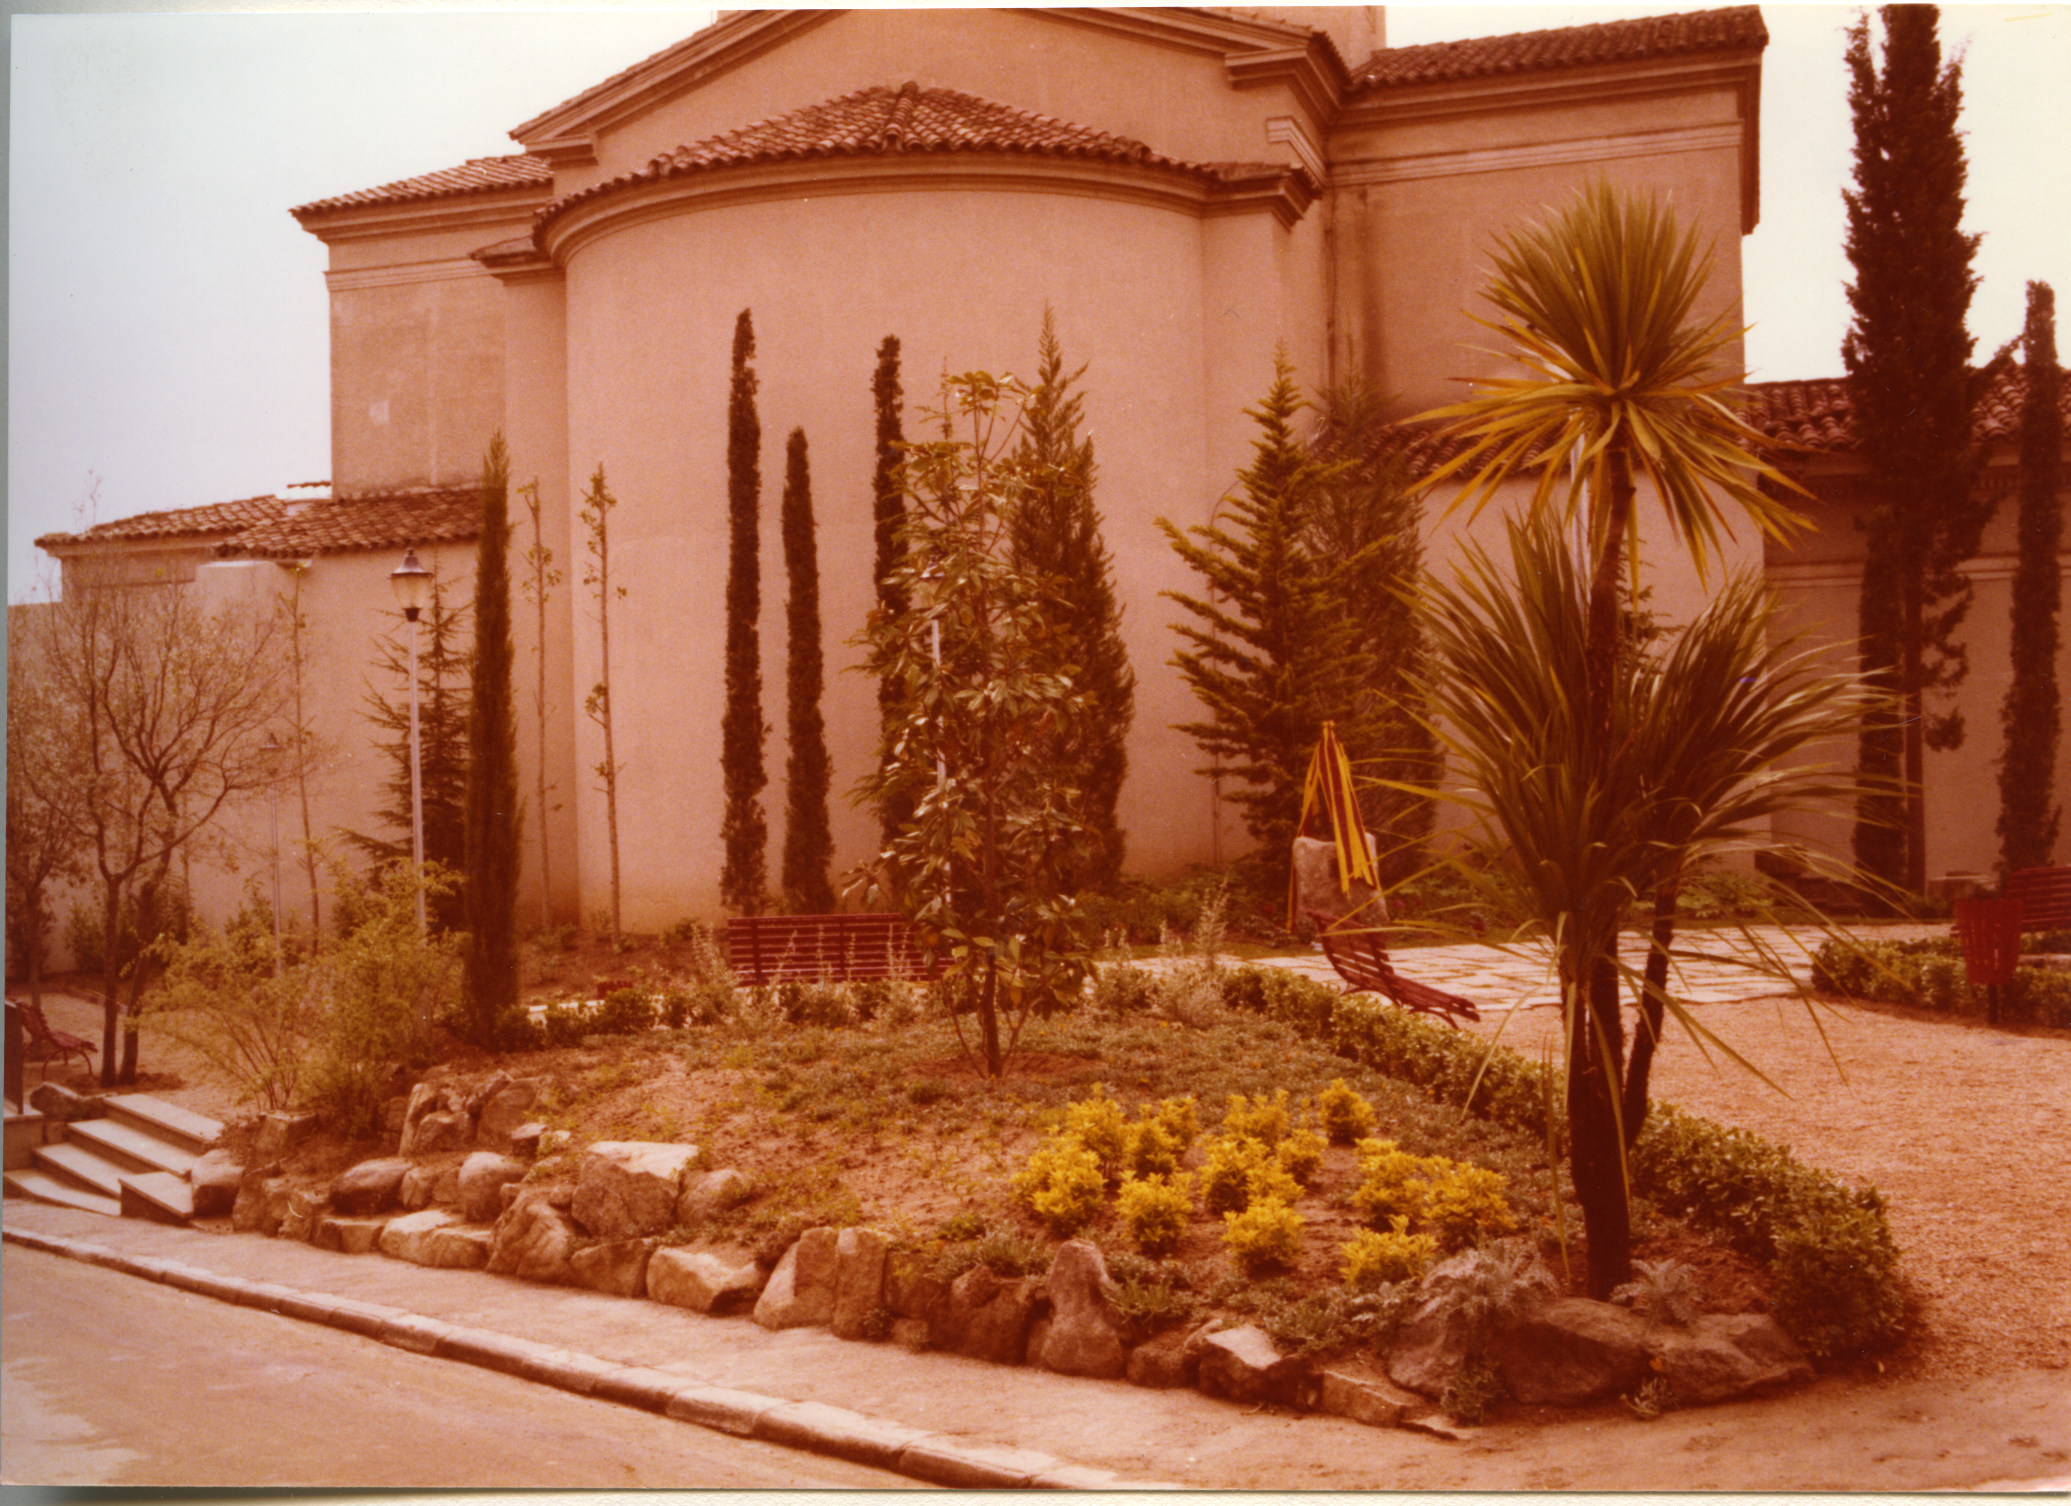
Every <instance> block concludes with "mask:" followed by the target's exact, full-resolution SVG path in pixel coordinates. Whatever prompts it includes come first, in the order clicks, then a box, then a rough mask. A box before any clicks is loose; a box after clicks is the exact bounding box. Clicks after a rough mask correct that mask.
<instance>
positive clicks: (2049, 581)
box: [1999, 282, 2064, 873]
mask: <svg viewBox="0 0 2071 1506" xmlns="http://www.w3.org/2000/svg"><path fill="white" fill-rule="evenodd" d="M2021 343H2022V347H2023V349H2022V372H2023V376H2024V381H2023V383H2022V388H2023V390H2022V393H2021V471H2020V513H2019V517H2018V520H2017V523H2016V530H2017V533H2018V538H2019V544H2018V553H2017V556H2016V561H2015V564H2014V576H2013V628H2012V635H2011V652H2012V657H2013V683H2012V684H2011V685H2009V686H2008V687H2007V691H2006V703H2005V705H2004V706H2003V707H2002V708H2001V709H2000V723H2001V726H2002V728H2003V729H2004V731H2005V734H2006V756H2005V758H2004V759H2003V761H2002V762H2001V763H2000V766H1999V861H2000V865H2001V866H2002V867H2003V868H2004V869H2005V870H2006V871H2007V872H2009V873H2011V872H2013V871H2014V870H2015V869H2018V868H2040V867H2043V866H2045V865H2047V864H2048V863H2049V862H2050V861H2051V858H2052V855H2053V854H2054V853H2055V851H2056V845H2057V828H2058V824H2059V818H2060V816H2061V814H2062V812H2061V811H2060V810H2059V808H2058V806H2057V804H2056V802H2055V799H2054V798H2053V797H2054V795H2055V790H2054V780H2055V775H2056V767H2057V744H2058V741H2059V738H2060V735H2061V734H2060V730H2059V718H2060V716H2061V714H2062V704H2063V703H2062V701H2061V699H2060V696H2059V691H2058V687H2057V612H2058V608H2059V606H2060V605H2061V601H2060V598H2061V596H2062V582H2061V580H2060V578H2059V576H2058V566H2057V550H2058V547H2059V545H2060V541H2061V540H2062V538H2063V532H2064V510H2063V504H2062V503H2061V502H2059V501H2058V500H2057V481H2058V474H2059V472H2060V471H2061V469H2062V464H2063V453H2064V413H2063V409H2062V408H2061V407H2060V406H2059V404H2060V402H2061V401H2062V399H2061V396H2060V393H2061V391H2062V386H2063V380H2064V374H2063V371H2062V369H2061V368H2060V367H2058V365H2057V296H2056V293H2055V292H2054V291H2053V290H2052V289H2051V288H2050V285H2049V284H2048V283H2046V282H2031V283H2029V284H2028V321H2027V326H2026V328H2025V329H2024V331H2023V332H2022V335H2021Z"/></svg>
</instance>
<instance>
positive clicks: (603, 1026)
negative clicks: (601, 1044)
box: [590, 988, 656, 1035]
mask: <svg viewBox="0 0 2071 1506" xmlns="http://www.w3.org/2000/svg"><path fill="white" fill-rule="evenodd" d="M655 1013H656V1011H655V1006H654V1001H653V1000H652V999H650V998H648V997H647V996H646V995H645V994H643V993H641V992H640V991H639V990H638V989H632V988H621V989H616V990H614V991H613V992H612V993H611V994H610V995H608V996H607V997H606V998H605V1000H604V1002H603V1004H602V1005H600V1006H599V1007H598V1009H597V1012H596V1014H595V1015H594V1016H592V1017H591V1020H590V1029H591V1030H592V1031H594V1032H595V1033H596V1034H598V1035H636V1034H638V1033H639V1032H641V1031H643V1030H652V1029H654V1021H655Z"/></svg>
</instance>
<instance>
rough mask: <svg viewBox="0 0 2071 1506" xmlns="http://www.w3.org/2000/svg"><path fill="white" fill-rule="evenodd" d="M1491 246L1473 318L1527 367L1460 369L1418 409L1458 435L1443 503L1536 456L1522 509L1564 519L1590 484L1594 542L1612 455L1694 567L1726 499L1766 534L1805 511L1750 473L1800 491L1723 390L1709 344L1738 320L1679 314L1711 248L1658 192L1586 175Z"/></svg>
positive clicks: (1729, 387) (1722, 528) (1479, 494)
mask: <svg viewBox="0 0 2071 1506" xmlns="http://www.w3.org/2000/svg"><path fill="white" fill-rule="evenodd" d="M1494 262H1495V267H1494V274H1493V276H1492V277H1491V278H1490V280H1489V282H1488V285H1487V286H1486V287H1485V288H1484V289H1483V291H1482V296H1483V297H1484V298H1486V299H1487V300H1488V302H1489V303H1491V304H1492V305H1493V306H1494V307H1495V309H1496V311H1497V317H1496V318H1495V319H1492V320H1491V319H1476V320H1475V322H1476V323H1477V324H1480V325H1481V326H1482V327H1483V328H1485V329H1489V330H1493V331H1494V332H1495V333H1497V334H1499V335H1501V336H1503V337H1504V338H1505V340H1506V342H1507V344H1508V349H1506V350H1504V351H1501V352H1497V354H1501V355H1504V356H1507V357H1508V358H1510V359H1512V360H1514V361H1516V362H1517V363H1518V364H1519V365H1521V366H1522V367H1524V369H1525V373H1526V374H1525V375H1522V376H1515V377H1490V378H1477V379H1474V380H1473V382H1472V385H1473V387H1474V388H1475V394H1474V396H1472V397H1470V398H1468V399H1467V400H1466V401H1465V402H1461V403H1454V404H1451V405H1449V406H1446V407H1442V408H1438V409H1435V410H1433V411H1431V412H1429V413H1426V414H1423V415H1422V416H1421V417H1422V419H1428V420H1447V421H1449V427H1448V428H1447V429H1446V431H1445V432H1446V433H1448V434H1451V435H1454V436H1458V437H1462V438H1464V439H1466V440H1467V441H1468V443H1467V446H1466V448H1465V449H1463V450H1462V451H1461V452H1460V453H1459V454H1457V455H1455V456H1454V457H1453V458H1452V459H1450V460H1448V461H1446V462H1445V463H1444V464H1443V465H1441V466H1439V467H1438V468H1437V469H1436V470H1435V471H1433V472H1432V474H1431V475H1430V476H1429V477H1428V478H1427V479H1426V485H1427V486H1428V487H1437V486H1438V485H1440V484H1442V483H1444V482H1446V481H1449V480H1453V479H1456V478H1457V479H1459V481H1460V483H1461V491H1460V493H1459V496H1458V497H1457V498H1456V499H1455V500H1454V502H1453V504H1452V507H1453V508H1455V509H1457V508H1458V507H1461V506H1466V507H1468V508H1469V509H1470V514H1474V513H1479V512H1480V511H1481V509H1482V508H1483V507H1484V506H1486V505H1487V503H1488V502H1489V500H1490V499H1491V498H1492V497H1493V496H1494V495H1495V493H1496V491H1497V490H1498V488H1500V487H1501V486H1502V485H1503V484H1504V483H1505V482H1507V481H1509V480H1511V479H1512V478H1513V477H1516V476H1519V475H1523V474H1527V473H1531V472H1537V474H1538V482H1537V485H1536V487H1535V488H1534V490H1533V493H1532V502H1531V510H1532V511H1533V512H1534V513H1538V512H1542V511H1544V510H1546V509H1547V508H1548V507H1549V506H1554V505H1557V506H1558V508H1559V511H1560V516H1561V518H1562V519H1563V521H1566V522H1572V521H1573V520H1574V518H1575V517H1576V516H1577V515H1578V514H1579V513H1581V512H1582V511H1583V508H1584V505H1585V498H1587V499H1592V500H1593V502H1594V505H1593V507H1592V509H1591V514H1590V523H1591V528H1592V535H1593V542H1594V543H1595V545H1596V548H1595V550H1594V551H1593V553H1595V554H1598V555H1600V554H1601V553H1602V551H1603V546H1604V542H1605V541H1604V539H1603V538H1602V536H1601V530H1602V528H1603V526H1604V523H1603V518H1602V515H1601V514H1602V498H1603V497H1604V496H1605V493H1606V489H1607V481H1608V468H1609V466H1610V465H1611V463H1612V461H1613V459H1614V457H1617V456H1620V455H1622V456H1624V457H1625V458H1626V460H1627V461H1628V462H1629V464H1630V467H1631V473H1632V474H1633V475H1634V477H1635V478H1638V477H1645V478H1647V479H1648V480H1650V481H1651V482H1652V483H1653V486H1654V490H1655V493H1656V495H1657V496H1658V497H1659V499H1660V502H1661V506H1662V509H1663V511H1664V513H1665V514H1666V516H1667V518H1668V520H1669V524H1670V526H1671V528H1672V529H1673V531H1674V533H1675V536H1676V538H1677V540H1678V541H1679V542H1680V543H1681V544H1682V545H1683V546H1684V547H1685V548H1687V549H1688V550H1689V551H1690V553H1691V556H1692V558H1693V559H1694V560H1695V562H1696V564H1697V566H1698V568H1699V570H1700V571H1702V570H1704V569H1705V568H1706V566H1707V563H1708V561H1709V559H1710V557H1711V555H1713V554H1714V553H1716V552H1717V551H1718V549H1719V538H1720V534H1721V533H1722V532H1723V533H1725V534H1728V535H1730V534H1731V533H1732V531H1733V530H1732V524H1731V518H1730V511H1731V508H1732V507H1735V506H1737V507H1738V508H1739V509H1740V510H1742V511H1744V512H1745V513H1746V514H1747V516H1748V518H1749V519H1750V520H1751V521H1752V522H1753V523H1754V525H1755V527H1756V528H1757V529H1758V530H1760V531H1761V532H1762V533H1764V534H1768V535H1771V536H1773V537H1777V538H1784V537H1788V536H1789V535H1790V533H1792V532H1793V531H1795V530H1797V529H1799V528H1802V527H1804V526H1805V524H1804V523H1803V520H1802V519H1800V517H1799V516H1798V514H1797V513H1796V512H1795V511H1794V510H1793V509H1792V508H1791V507H1790V506H1789V505H1788V504H1787V503H1785V502H1784V501H1782V500H1781V499H1780V498H1779V497H1777V496H1772V495H1770V494H1768V493H1767V492H1765V491H1764V490H1763V489H1762V487H1761V485H1760V483H1761V482H1762V481H1764V480H1766V481H1768V482H1770V483H1771V484H1772V486H1774V487H1777V488H1780V489H1784V490H1788V491H1799V492H1802V488H1800V487H1798V486H1797V485H1796V483H1794V482H1792V481H1791V480H1790V479H1789V478H1788V477H1786V476H1784V475H1783V474H1782V473H1781V472H1780V471H1778V470H1777V469H1776V468H1775V467H1774V466H1772V465H1770V464H1769V463H1768V462H1766V461H1764V460H1762V459H1759V458H1758V455H1759V452H1760V451H1762V450H1764V449H1766V448H1767V446H1768V441H1767V440H1766V438H1765V437H1764V436H1763V435H1762V434H1761V433H1759V432H1758V431H1757V430H1755V429H1753V428H1751V427H1749V425H1748V424H1747V423H1746V422H1745V421H1744V420H1743V419H1741V418H1740V416H1739V415H1738V414H1737V413H1736V412H1735V411H1734V409H1733V407H1732V405H1731V402H1730V396H1731V394H1732V392H1733V391H1734V389H1735V388H1736V386H1737V385H1738V382H1739V376H1738V375H1737V374H1731V375H1727V374H1724V373H1723V372H1722V369H1721V359H1722V357H1723V356H1724V355H1725V353H1726V351H1727V348H1728V347H1729V346H1730V345H1731V344H1732V343H1733V342H1734V340H1735V339H1737V338H1738V336H1739V334H1740V333H1741V331H1740V330H1739V329H1738V328H1737V327H1736V326H1735V323H1734V321H1733V320H1732V319H1731V318H1730V317H1729V316H1728V315H1727V314H1723V313H1722V314H1720V315H1718V316H1717V317H1715V318H1712V319H1710V320H1707V321H1703V322H1697V321H1695V320H1694V318H1693V310H1694V309H1695V308H1696V305H1697V300H1698V298H1699V296H1700V295H1701V293H1702V292H1703V289H1704V285H1705V282H1706V280H1707V279H1708V278H1709V277H1710V275H1711V267H1712V258H1711V257H1710V256H1709V255H1706V256H1703V257H1701V258H1700V257H1699V255H1698V252H1697V242H1696V237H1695V235H1694V233H1687V232H1683V231H1681V230H1680V229H1679V228H1678V226H1677V224H1676V219H1675V215H1674V212H1673V211H1672V210H1671V209H1670V208H1669V206H1668V205H1667V204H1666V203H1664V202H1663V201H1662V200H1660V199H1659V198H1655V197H1651V196H1640V195H1628V194H1621V193H1619V192H1617V191H1616V190H1614V189H1613V188H1612V187H1611V186H1610V184H1609V183H1608V182H1604V181H1598V182H1597V183H1595V184H1592V185H1591V186H1589V187H1588V188H1586V189H1584V190H1583V191H1582V192H1581V193H1580V194H1579V195H1578V196H1577V197H1576V198H1575V199H1574V200H1573V201H1572V202H1571V203H1570V204H1569V205H1568V206H1567V207H1566V208H1564V209H1562V210H1561V211H1559V212H1558V213H1557V214H1555V215H1554V216H1553V217H1552V218H1551V219H1550V220H1548V221H1546V222H1543V223H1539V224H1534V225H1530V226H1527V227H1526V228H1524V229H1522V230H1519V231H1516V232H1514V233H1512V234H1510V235H1507V236H1505V237H1504V238H1503V239H1502V240H1501V242H1500V243H1499V244H1498V247H1497V250H1496V253H1495V258H1494ZM1564 474H1565V489H1564V491H1563V490H1562V487H1563V475H1564ZM1557 494H1558V495H1557ZM1636 526H1637V525H1636V522H1630V523H1628V527H1636Z"/></svg>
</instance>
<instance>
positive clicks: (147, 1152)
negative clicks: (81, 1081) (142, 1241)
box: [5, 1093, 223, 1224]
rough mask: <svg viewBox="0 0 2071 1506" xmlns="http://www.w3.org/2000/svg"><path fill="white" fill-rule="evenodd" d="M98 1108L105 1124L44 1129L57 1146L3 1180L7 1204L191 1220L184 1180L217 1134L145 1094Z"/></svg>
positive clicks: (36, 1152) (37, 1150)
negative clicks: (12, 1200)
mask: <svg viewBox="0 0 2071 1506" xmlns="http://www.w3.org/2000/svg"><path fill="white" fill-rule="evenodd" d="M100 1101H101V1103H102V1105H103V1106H104V1107H105V1109H106V1111H107V1112H106V1115H105V1117H102V1118H98V1119H75V1120H73V1121H72V1122H71V1123H69V1124H62V1125H55V1126H52V1128H53V1129H54V1130H55V1131H56V1132H57V1133H58V1134H59V1135H60V1136H61V1138H60V1139H58V1140H57V1141H55V1142H54V1143H50V1144H44V1145H38V1146H35V1147H34V1148H33V1149H32V1150H31V1151H30V1153H29V1164H28V1165H27V1166H23V1167H17V1168H11V1169H9V1170H8V1171H7V1172H6V1173H5V1186H6V1192H7V1196H9V1197H25V1198H31V1199H33V1200H35V1201H37V1202H41V1203H56V1204H59V1205H61V1206H63V1207H67V1208H83V1209H85V1210H86V1211H87V1212H89V1213H103V1214H106V1215H107V1216H108V1217H110V1218H116V1217H122V1218H149V1219H155V1220H157V1221H158V1222H160V1223H168V1224H184V1223H186V1222H188V1221H189V1220H190V1219H192V1218H193V1217H194V1189H193V1187H192V1185H191V1184H190V1183H189V1181H188V1174H189V1173H190V1172H191V1171H193V1169H194V1163H195V1162H196V1161H197V1160H199V1159H200V1158H201V1156H202V1154H203V1153H204V1152H205V1151H207V1150H208V1149H209V1147H211V1146H212V1145H214V1144H215V1143H216V1141H217V1139H218V1138H219V1137H220V1136H221V1135H222V1133H223V1126H222V1125H221V1124H219V1123H218V1122H217V1121H215V1120H213V1119H210V1118H207V1117H205V1116H204V1115H201V1114H196V1113H192V1112H190V1111H189V1110H187V1109H183V1108H181V1107H179V1106H178V1105H177V1104H171V1103H167V1102H165V1101H164V1100H162V1099H158V1098H153V1097H151V1096H150V1095H149V1094H147V1093H122V1094H116V1095H113V1096H111V1097H108V1098H104V1099H102V1100H100Z"/></svg>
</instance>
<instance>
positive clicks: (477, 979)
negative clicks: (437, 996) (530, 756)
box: [462, 434, 519, 1046]
mask: <svg viewBox="0 0 2071 1506" xmlns="http://www.w3.org/2000/svg"><path fill="white" fill-rule="evenodd" d="M510 475H511V470H510V456H509V454H508V453H507V452H506V451H505V449H504V444H503V435H501V434H497V435H496V436H495V437H493V438H492V439H491V440H490V441H489V452H488V454H487V455H486V456H484V457H483V460H482V533H481V537H480V539H479V541H478V542H477V544H476V550H475V653H474V677H473V682H472V686H471V694H470V696H469V700H468V718H467V746H468V764H467V814H466V841H467V861H466V872H467V880H468V881H467V931H468V938H467V951H466V954H465V956H464V958H463V961H462V989H463V1000H464V1005H463V1007H464V1009H465V1011H466V1020H465V1023H466V1028H467V1033H468V1035H469V1036H470V1037H471V1038H472V1039H473V1040H474V1041H475V1042H476V1043H477V1044H479V1045H484V1046H488V1045H492V1044H494V1043H495V1042H496V1041H497V1040H498V1039H499V1038H500V1037H501V1036H502V1034H503V1032H504V1030H505V1028H506V1027H507V1025H508V1023H509V1022H510V1020H511V1019H512V1017H513V1016H515V1015H516V1013H517V1009H518V863H519V857H518V828H519V820H518V720H517V708H516V705H515V703H514V697H513V693H512V670H513V661H514V659H515V657H516V655H515V653H514V651H513V649H512V647H511V590H510V564H509V559H508V555H509V551H510V542H511V520H510Z"/></svg>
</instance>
